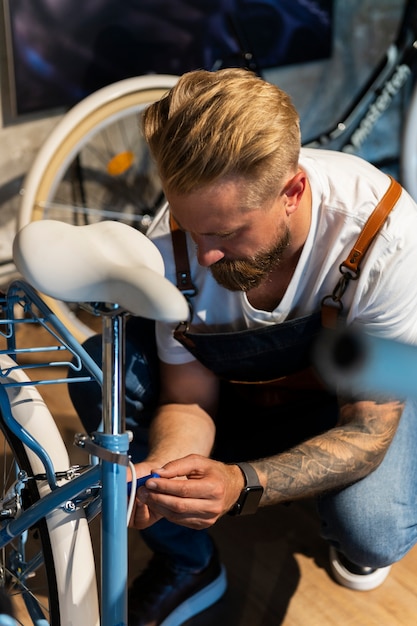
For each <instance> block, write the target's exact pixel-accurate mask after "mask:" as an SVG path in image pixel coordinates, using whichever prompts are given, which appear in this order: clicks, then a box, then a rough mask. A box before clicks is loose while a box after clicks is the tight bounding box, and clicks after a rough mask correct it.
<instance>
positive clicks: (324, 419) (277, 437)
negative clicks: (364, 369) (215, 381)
mask: <svg viewBox="0 0 417 626" xmlns="http://www.w3.org/2000/svg"><path fill="white" fill-rule="evenodd" d="M320 331H321V313H320V312H316V313H314V314H312V315H309V316H305V317H301V318H298V319H294V320H290V321H287V322H283V323H281V324H276V325H272V326H263V327H261V328H256V329H249V330H243V331H237V332H228V333H204V334H197V333H191V332H189V331H188V330H187V329H186V328H183V327H181V326H180V327H179V328H178V329H177V330H176V331H175V338H176V339H177V340H178V341H179V342H180V343H181V344H182V345H184V347H186V348H187V350H189V351H190V352H191V353H192V354H193V356H195V358H196V359H198V361H200V362H201V363H202V364H203V365H204V366H205V367H207V368H208V369H209V370H210V371H212V372H213V373H214V374H215V375H216V376H217V377H218V378H219V379H220V381H221V385H220V388H221V391H220V402H219V410H218V414H217V418H216V427H217V433H218V436H217V445H216V448H215V456H217V457H218V458H220V459H222V460H225V461H229V462H230V461H233V460H242V459H243V458H244V457H246V458H247V459H249V458H256V457H258V456H265V455H270V454H276V453H277V452H279V451H283V450H286V449H288V448H290V447H291V446H293V445H296V444H297V443H299V442H300V441H301V440H303V439H305V438H307V437H311V436H314V435H315V434H318V433H320V432H323V431H324V430H326V429H328V428H331V427H332V426H334V425H335V423H336V421H337V416H338V409H337V401H336V398H335V396H334V395H333V393H332V392H330V391H329V390H327V389H326V388H325V387H324V386H323V384H322V383H321V381H320V379H319V378H318V376H317V375H316V374H315V372H314V369H313V367H312V366H311V350H312V346H313V344H314V342H315V341H316V339H317V336H318V334H319V333H320Z"/></svg>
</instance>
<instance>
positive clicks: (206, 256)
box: [193, 235, 224, 267]
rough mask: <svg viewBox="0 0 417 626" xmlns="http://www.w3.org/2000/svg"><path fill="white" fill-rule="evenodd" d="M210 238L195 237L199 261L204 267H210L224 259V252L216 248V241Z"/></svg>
mask: <svg viewBox="0 0 417 626" xmlns="http://www.w3.org/2000/svg"><path fill="white" fill-rule="evenodd" d="M210 239H211V238H209V237H198V236H194V235H193V240H194V243H195V245H196V254H197V260H198V262H199V264H200V265H202V266H203V267H210V265H213V264H214V263H216V262H217V261H220V259H222V258H223V257H224V252H222V250H220V249H219V247H218V246H216V244H215V242H214V241H210Z"/></svg>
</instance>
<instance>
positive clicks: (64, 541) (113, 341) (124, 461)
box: [0, 220, 188, 626]
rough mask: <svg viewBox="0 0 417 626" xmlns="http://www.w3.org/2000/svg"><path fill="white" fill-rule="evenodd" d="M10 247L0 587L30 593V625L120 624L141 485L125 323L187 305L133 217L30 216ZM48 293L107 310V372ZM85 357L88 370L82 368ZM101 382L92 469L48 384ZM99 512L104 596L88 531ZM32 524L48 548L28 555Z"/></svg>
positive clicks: (0, 363) (0, 387) (179, 314)
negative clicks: (134, 479)
mask: <svg viewBox="0 0 417 626" xmlns="http://www.w3.org/2000/svg"><path fill="white" fill-rule="evenodd" d="M54 241H55V242H57V243H56V245H55V246H54V245H51V242H54ZM75 248H76V249H77V256H76V259H75V264H74V254H73V251H74V249H75ZM13 250H14V260H15V263H16V266H17V268H18V269H19V271H20V272H21V274H22V276H24V277H25V278H26V279H27V282H26V281H25V280H17V281H14V282H13V283H12V284H11V285H10V286H9V288H8V291H7V294H4V295H3V296H2V298H1V301H0V304H1V310H2V312H3V315H2V318H1V319H0V336H1V338H2V343H3V345H4V347H2V349H1V350H0V412H1V415H0V430H1V432H2V438H3V440H4V445H5V446H6V447H7V450H5V449H4V450H3V461H4V468H3V490H2V494H1V497H0V584H1V586H2V587H3V588H5V589H7V590H8V592H9V593H10V594H13V595H14V594H17V593H19V594H21V595H22V599H23V601H24V604H25V607H26V611H27V619H30V620H31V621H30V624H32V623H33V624H37V626H46V624H51V625H52V626H64V625H67V624H86V625H88V626H98V625H99V624H101V625H102V626H119V625H123V624H126V623H127V600H126V587H127V520H128V519H129V517H130V513H131V507H132V505H133V500H132V498H133V497H134V494H135V491H136V490H135V489H134V486H133V488H132V489H131V494H132V495H131V496H130V499H129V504H128V503H127V500H128V498H127V488H126V481H127V468H128V466H129V465H130V467H131V470H132V472H133V467H132V465H131V463H130V460H129V456H128V447H129V434H128V433H127V432H126V430H125V424H124V370H123V363H124V326H125V321H126V319H127V317H128V316H129V315H130V314H133V315H139V316H142V317H149V318H152V319H166V320H171V321H174V320H175V321H178V320H179V319H180V318H184V319H185V318H186V317H187V316H188V305H187V303H186V301H185V299H184V297H183V296H182V294H180V292H179V291H178V290H177V289H176V287H174V286H173V285H172V284H171V283H170V282H168V281H167V279H165V278H164V275H163V272H164V270H163V261H162V257H161V256H160V254H159V252H158V251H157V249H156V247H155V246H154V245H153V244H152V243H151V242H150V240H149V239H148V238H147V237H146V236H145V235H144V234H142V233H141V232H140V231H138V230H137V229H134V228H132V227H130V226H128V225H126V224H122V223H119V222H112V221H103V222H99V223H96V224H92V225H87V226H81V227H79V226H72V225H69V224H65V223H63V222H59V221H55V220H41V221H37V222H31V223H30V224H28V225H27V226H26V227H25V228H23V229H22V230H21V231H19V233H18V234H17V236H16V238H15V241H14V246H13ZM127 251H128V252H127ZM69 261H71V263H70V264H69ZM77 263H78V265H77ZM51 267H52V268H53V271H51ZM85 267H88V268H89V271H88V272H87V273H86V271H85ZM69 268H71V269H69ZM81 268H82V270H83V271H80V270H81ZM39 291H40V292H43V293H46V294H48V295H49V296H52V297H53V298H58V299H60V300H65V301H66V300H72V299H75V300H76V301H85V302H86V303H90V304H89V305H88V306H90V308H91V310H93V311H94V312H95V313H96V314H99V315H100V317H101V319H102V328H103V343H102V345H103V369H102V370H101V369H100V368H99V367H98V366H97V365H96V364H95V363H94V361H92V360H91V358H90V357H89V356H88V354H87V353H86V352H85V350H84V349H83V348H82V347H81V346H80V345H79V343H78V342H77V341H76V339H75V338H74V337H73V336H72V335H71V334H70V333H69V332H68V330H67V329H66V327H65V326H64V325H63V323H62V322H61V321H60V320H59V319H58V318H57V316H56V315H55V314H54V313H53V312H52V311H51V310H50V309H49V307H48V306H47V305H46V304H45V302H44V301H43V300H42V299H41V298H40V296H39V295H38V292H39ZM28 324H29V325H32V327H33V325H36V327H38V328H40V329H42V332H43V333H44V334H43V337H42V339H43V343H40V345H35V346H33V345H30V344H27V339H25V337H27V333H25V332H24V329H25V328H27V325H28ZM45 337H46V338H45ZM82 364H83V365H84V367H85V368H86V370H87V372H88V375H87V376H86V375H84V374H83V375H82V376H80V375H79V374H78V372H79V371H80V367H81V365H82ZM62 367H64V368H70V369H71V371H72V374H73V375H72V377H71V378H70V379H68V378H67V377H66V376H64V377H63V376H62V374H61V372H62ZM57 372H58V374H57ZM30 374H31V375H30ZM93 380H94V381H96V382H98V383H99V384H100V385H102V390H103V428H102V429H99V430H98V431H97V432H96V433H94V434H93V435H92V436H91V437H89V436H87V435H86V434H83V433H81V434H79V435H77V437H76V442H75V443H76V445H78V446H79V447H80V448H81V449H83V450H84V451H86V452H87V453H88V454H89V455H90V459H89V458H88V456H87V455H86V464H85V466H83V467H79V466H77V467H71V465H70V462H69V455H68V451H67V449H66V448H65V445H64V443H63V441H62V438H61V435H60V433H59V431H58V428H57V426H56V424H55V421H54V419H53V417H52V415H51V413H50V411H49V409H48V407H47V406H46V404H45V402H44V401H43V399H42V397H41V393H40V388H41V387H42V385H49V384H71V383H72V382H77V383H79V384H81V383H84V382H91V381H93ZM132 475H134V474H132ZM100 511H101V587H100V589H101V593H100V590H99V589H97V581H96V566H95V561H94V553H93V550H92V545H91V538H90V532H89V523H90V522H91V521H92V520H93V519H94V518H96V517H97V515H98V513H100ZM33 531H34V532H35V535H36V536H37V537H38V538H39V543H40V548H39V551H37V552H36V553H33V554H32V553H30V554H27V549H26V547H27V545H28V541H27V539H28V533H29V532H33ZM41 568H42V569H43V570H44V575H45V583H44V581H43V574H42V573H41V571H40V570H41ZM39 594H41V597H39ZM44 594H46V595H47V599H46V598H43V597H42V595H44ZM24 623H25V626H26V625H27V624H28V623H29V622H24Z"/></svg>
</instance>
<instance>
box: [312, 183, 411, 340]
mask: <svg viewBox="0 0 417 626" xmlns="http://www.w3.org/2000/svg"><path fill="white" fill-rule="evenodd" d="M389 178H390V180H391V182H390V185H389V187H388V189H387V191H386V192H385V194H384V195H383V197H382V198H381V200H380V202H379V203H378V204H377V206H376V207H375V209H374V210H373V212H372V213H371V215H370V216H369V218H368V220H367V222H366V223H365V226H364V227H363V229H362V231H361V233H360V235H359V237H358V239H357V240H356V242H355V245H354V246H353V248H352V249H351V251H350V252H349V255H348V256H347V258H346V259H345V260H344V261H343V262H342V263H341V264H340V267H339V269H340V272H341V274H342V276H341V278H340V279H339V281H338V283H337V285H336V287H335V288H334V290H333V293H332V294H331V295H328V296H325V297H324V298H323V300H322V325H323V326H325V327H326V328H334V327H335V326H336V324H337V319H338V315H339V313H340V312H341V311H342V310H343V304H342V300H341V298H342V296H343V294H344V293H345V291H346V288H347V286H348V284H349V282H350V281H351V280H357V279H358V278H359V273H360V268H359V265H360V263H361V261H362V259H363V257H364V256H365V254H366V252H367V250H368V248H369V246H370V245H371V243H372V241H373V240H374V238H375V236H376V235H377V234H378V232H379V231H380V229H381V227H382V225H383V223H384V222H385V220H386V218H387V216H388V214H389V213H390V211H391V209H393V207H394V206H395V204H396V203H397V201H398V199H399V197H400V196H401V192H402V187H401V185H400V184H399V183H397V181H396V180H394V179H393V178H392V176H390V177H389Z"/></svg>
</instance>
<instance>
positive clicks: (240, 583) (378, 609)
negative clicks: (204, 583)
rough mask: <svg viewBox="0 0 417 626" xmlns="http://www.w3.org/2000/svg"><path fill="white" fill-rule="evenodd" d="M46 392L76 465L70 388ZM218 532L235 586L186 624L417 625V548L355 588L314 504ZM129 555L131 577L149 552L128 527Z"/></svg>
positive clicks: (224, 524)
mask: <svg viewBox="0 0 417 626" xmlns="http://www.w3.org/2000/svg"><path fill="white" fill-rule="evenodd" d="M42 394H43V395H44V397H45V399H46V401H47V403H48V404H49V406H50V408H51V411H52V413H53V414H54V416H55V418H56V420H57V423H58V425H59V427H60V429H61V432H62V435H63V437H64V439H65V440H66V441H67V442H68V445H69V446H70V450H71V452H70V455H71V458H72V460H73V462H79V461H82V457H80V455H81V454H82V453H80V452H79V451H78V450H77V449H75V448H73V446H72V441H73V436H74V433H76V432H79V431H80V429H81V425H80V422H79V420H78V418H77V416H76V415H75V413H74V411H73V408H72V405H71V403H70V400H69V398H68V395H67V393H66V389H65V388H64V387H62V386H45V387H42ZM211 532H212V535H213V537H214V538H215V540H216V543H217V545H218V547H219V550H220V554H221V557H222V560H223V563H224V565H225V567H226V570H227V576H228V581H229V586H228V591H227V592H226V595H225V596H224V598H223V599H222V600H221V601H219V602H218V603H217V604H216V605H215V606H213V607H212V608H210V609H208V610H207V611H205V612H204V613H202V614H201V615H199V616H197V617H195V618H193V619H192V620H190V621H189V622H187V625H186V626H213V625H216V626H279V625H281V626H336V625H337V626H414V625H415V624H417V547H415V548H414V549H413V550H412V551H411V552H410V553H409V554H408V555H407V556H406V557H405V558H404V559H403V560H402V561H401V562H400V563H398V564H395V565H394V566H393V568H392V571H391V574H390V576H389V577H388V579H387V580H386V582H385V583H384V584H383V585H382V586H381V587H380V588H379V589H376V590H374V591H369V592H355V591H350V590H347V589H344V588H342V587H341V586H339V585H338V584H336V583H335V582H334V581H333V580H332V578H331V576H330V574H329V567H328V547H327V545H326V543H325V542H324V541H323V540H322V539H321V538H320V536H319V522H318V518H317V515H316V513H315V508H314V503H313V502H309V501H308V502H303V503H297V504H293V505H291V506H289V507H285V506H278V507H272V508H268V509H263V510H261V511H259V512H258V513H257V514H256V515H255V516H253V517H244V518H224V519H222V520H221V521H220V522H219V523H218V524H217V525H216V526H215V527H214V528H213V529H212V531H211ZM95 542H96V544H97V543H98V534H97V533H95ZM129 555H130V556H129V558H130V562H129V576H130V579H132V578H133V577H135V576H137V574H138V573H139V572H140V570H141V568H142V567H144V566H145V564H146V562H147V559H148V557H149V552H148V550H147V548H146V546H145V545H144V544H143V542H142V540H141V538H140V536H139V533H138V532H136V531H135V532H134V531H129ZM25 626H26V625H25ZM74 626H89V625H88V624H79V625H74Z"/></svg>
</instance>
